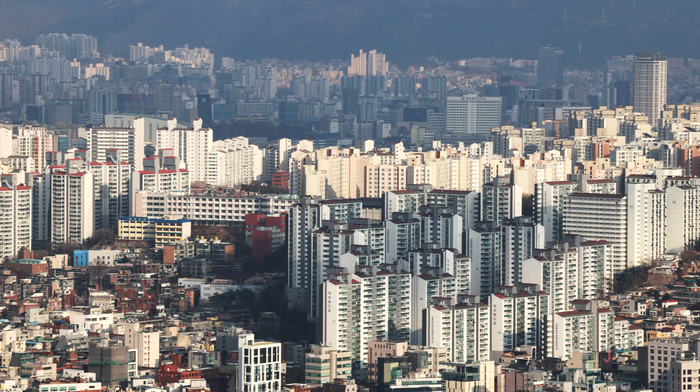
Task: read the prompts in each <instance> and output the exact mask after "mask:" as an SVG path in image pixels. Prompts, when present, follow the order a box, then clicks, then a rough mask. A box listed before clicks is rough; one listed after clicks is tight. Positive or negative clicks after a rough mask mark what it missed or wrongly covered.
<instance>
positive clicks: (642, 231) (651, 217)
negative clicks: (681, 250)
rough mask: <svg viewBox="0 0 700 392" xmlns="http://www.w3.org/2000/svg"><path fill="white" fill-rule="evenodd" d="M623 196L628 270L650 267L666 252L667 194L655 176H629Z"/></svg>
mask: <svg viewBox="0 0 700 392" xmlns="http://www.w3.org/2000/svg"><path fill="white" fill-rule="evenodd" d="M625 194H626V195H627V267H635V266H639V265H642V264H649V263H651V262H652V261H653V260H655V259H656V258H657V257H659V256H661V255H662V254H663V253H664V252H665V251H666V211H665V209H666V192H664V191H663V190H660V189H658V187H657V184H656V178H655V177H654V176H642V175H629V176H627V178H626V179H625ZM672 224H675V223H672Z"/></svg>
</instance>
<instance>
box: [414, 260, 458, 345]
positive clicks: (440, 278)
mask: <svg viewBox="0 0 700 392" xmlns="http://www.w3.org/2000/svg"><path fill="white" fill-rule="evenodd" d="M444 256H448V254H445V255H444ZM441 261H442V263H443V264H442V265H425V266H423V267H422V268H420V270H419V271H418V272H417V273H414V277H413V284H412V290H413V293H412V297H411V314H412V315H411V320H412V324H411V339H410V342H411V344H417V345H426V344H427V343H426V342H425V340H424V339H425V337H426V335H425V330H424V328H425V324H424V322H423V317H422V314H423V312H424V311H425V309H427V308H428V307H429V306H430V304H431V302H432V300H433V297H440V298H452V299H456V298H457V296H458V295H459V294H466V293H463V292H461V291H463V289H464V287H465V286H466V284H467V283H468V280H469V269H468V259H467V258H464V257H460V258H455V259H454V260H449V259H447V260H441ZM449 263H452V264H453V265H454V266H453V271H454V272H455V273H454V274H451V273H449V272H450V270H449V265H447V264H449Z"/></svg>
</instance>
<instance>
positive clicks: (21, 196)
mask: <svg viewBox="0 0 700 392" xmlns="http://www.w3.org/2000/svg"><path fill="white" fill-rule="evenodd" d="M0 210H1V211H2V215H0V259H4V258H6V257H8V258H10V259H14V258H15V257H17V254H18V253H19V251H20V250H21V249H22V248H26V249H32V190H31V188H30V187H28V186H25V185H13V184H12V183H5V182H4V181H3V184H2V186H1V187H0Z"/></svg>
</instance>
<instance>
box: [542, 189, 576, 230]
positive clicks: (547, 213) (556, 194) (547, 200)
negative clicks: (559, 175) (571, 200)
mask: <svg viewBox="0 0 700 392" xmlns="http://www.w3.org/2000/svg"><path fill="white" fill-rule="evenodd" d="M577 189H578V184H576V183H575V182H573V181H550V182H543V183H539V184H536V185H535V195H536V203H537V204H536V208H535V222H537V223H538V224H540V225H542V226H543V227H544V239H545V241H546V242H550V241H561V240H562V236H563V234H564V233H563V231H564V227H563V226H564V201H565V200H566V196H567V195H569V194H571V193H574V192H577Z"/></svg>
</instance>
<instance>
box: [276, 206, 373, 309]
mask: <svg viewBox="0 0 700 392" xmlns="http://www.w3.org/2000/svg"><path fill="white" fill-rule="evenodd" d="M288 211H289V224H288V226H287V227H288V228H287V230H288V233H289V236H288V244H289V245H288V246H289V252H288V259H289V262H288V282H287V300H288V306H289V308H290V309H295V308H296V309H302V310H305V311H309V310H310V309H309V306H310V305H311V291H312V288H313V287H312V284H311V279H314V280H315V279H316V278H317V277H318V276H319V274H321V275H320V276H321V277H323V276H324V275H323V274H325V273H326V271H325V269H324V268H323V267H320V266H317V265H316V264H315V262H316V261H317V260H318V258H319V257H320V258H321V259H322V258H323V255H322V254H321V255H318V254H314V253H312V252H314V251H317V250H318V249H321V250H323V249H324V248H323V246H322V245H324V244H318V243H316V244H315V245H314V243H313V236H312V234H313V232H314V230H315V229H317V228H319V227H321V223H322V221H339V222H346V223H347V222H349V221H350V219H354V218H360V217H361V216H362V202H361V201H359V200H335V201H331V200H329V201H323V202H321V201H320V199H319V198H304V199H301V200H299V203H298V204H295V205H293V206H292V207H291V208H289V209H288ZM382 229H383V228H382ZM319 235H321V234H320V233H319ZM358 236H359V233H358ZM319 238H320V237H319ZM338 238H339V237H338ZM348 238H350V237H348ZM334 245H335V244H334ZM327 246H331V244H327ZM319 247H320V248H319ZM346 248H347V250H345V249H344V250H345V251H343V252H342V253H340V254H343V253H346V252H348V251H350V247H349V245H348V246H347V247H346ZM340 254H338V256H340ZM334 260H335V259H334ZM338 261H339V258H338ZM316 283H317V284H321V283H322V281H318V280H316ZM317 290H318V289H317V288H316V289H315V291H317Z"/></svg>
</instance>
